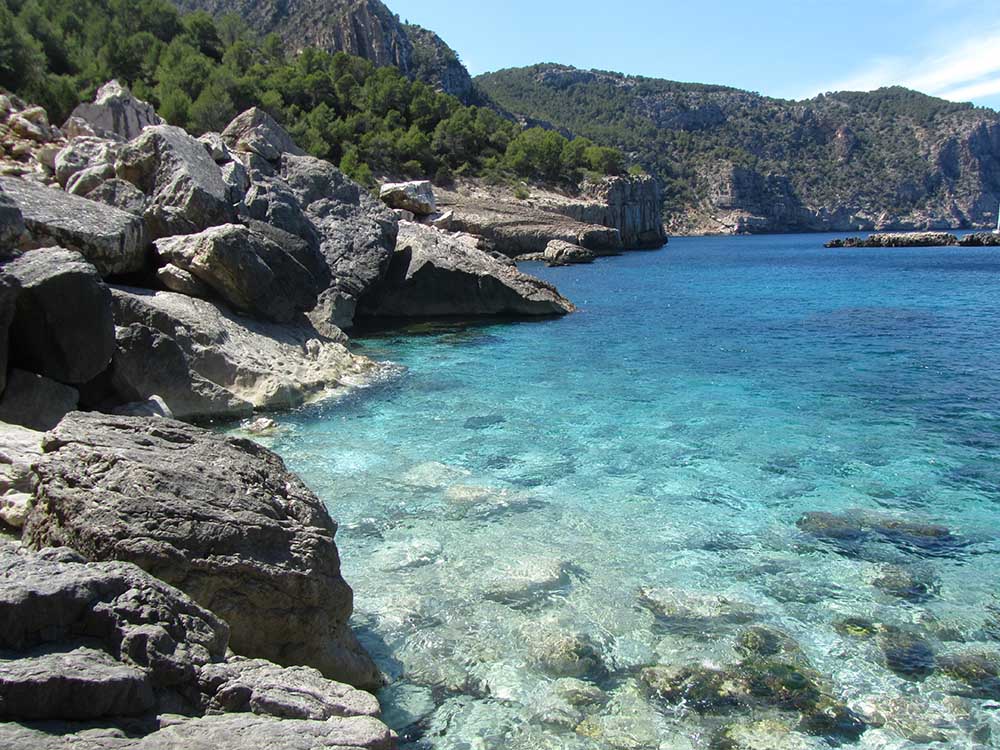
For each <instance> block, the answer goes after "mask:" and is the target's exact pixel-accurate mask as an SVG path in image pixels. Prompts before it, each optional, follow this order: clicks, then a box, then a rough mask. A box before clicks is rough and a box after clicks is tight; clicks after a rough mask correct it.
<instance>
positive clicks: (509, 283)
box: [362, 222, 574, 318]
mask: <svg viewBox="0 0 1000 750" xmlns="http://www.w3.org/2000/svg"><path fill="white" fill-rule="evenodd" d="M573 310H574V307H573V304H572V303H571V302H570V301H569V300H567V299H565V298H564V297H563V296H562V295H560V294H559V292H558V290H556V288H555V287H553V286H552V285H551V284H547V283H546V282H544V281H541V280H539V279H536V278H534V277H532V276H528V275H527V274H524V273H521V272H520V271H518V270H517V268H516V267H514V265H513V264H511V263H510V262H509V261H507V262H504V261H501V260H498V259H497V258H495V257H493V256H492V255H490V254H489V253H486V252H484V251H483V250H480V249H479V248H478V247H477V239H476V238H475V237H472V236H471V235H455V234H448V233H445V232H441V231H440V230H437V229H434V228H433V227H427V226H423V225H421V224H413V223H410V222H404V223H402V224H400V228H399V240H398V243H397V248H396V252H395V254H394V255H393V258H392V265H391V267H390V268H389V272H388V274H387V275H386V278H385V280H384V281H383V282H382V283H381V284H379V285H378V286H377V287H376V288H375V290H374V291H373V292H372V293H371V294H369V295H368V296H366V297H365V298H364V299H363V301H362V311H363V312H364V313H365V314H368V315H372V316H381V317H398V318H412V317H419V318H426V317H437V316H451V315H564V314H566V313H568V312H572V311H573Z"/></svg>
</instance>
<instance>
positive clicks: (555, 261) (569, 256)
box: [544, 240, 596, 266]
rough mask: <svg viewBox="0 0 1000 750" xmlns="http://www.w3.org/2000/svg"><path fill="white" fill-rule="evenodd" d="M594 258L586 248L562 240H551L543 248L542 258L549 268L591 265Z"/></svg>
mask: <svg viewBox="0 0 1000 750" xmlns="http://www.w3.org/2000/svg"><path fill="white" fill-rule="evenodd" d="M595 257H596V256H595V255H594V253H593V252H592V251H590V250H588V249H587V248H585V247H580V246H579V245H574V244H573V243H570V242H564V241H563V240H552V241H551V242H550V243H549V244H548V245H546V246H545V253H544V258H545V261H546V262H547V263H548V264H549V265H550V266H567V265H570V264H571V263H593V262H594V258H595Z"/></svg>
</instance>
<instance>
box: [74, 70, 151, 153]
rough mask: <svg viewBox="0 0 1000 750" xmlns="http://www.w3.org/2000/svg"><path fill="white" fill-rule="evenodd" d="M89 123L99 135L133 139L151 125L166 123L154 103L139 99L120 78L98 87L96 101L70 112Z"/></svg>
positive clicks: (81, 105)
mask: <svg viewBox="0 0 1000 750" xmlns="http://www.w3.org/2000/svg"><path fill="white" fill-rule="evenodd" d="M70 117H71V118H77V119H79V120H82V121H84V122H86V123H87V124H88V125H89V126H90V128H91V129H92V130H93V131H94V132H95V133H97V134H98V135H101V136H104V137H116V138H120V139H122V140H126V141H128V140H131V139H132V138H135V137H136V136H137V135H139V134H140V133H141V132H142V129H143V128H145V127H146V126H147V125H162V124H163V120H162V119H160V117H159V115H157V114H156V110H154V109H153V105H151V104H149V103H148V102H144V101H142V100H141V99H136V98H135V97H134V96H133V95H132V92H131V91H129V90H128V88H126V87H125V86H122V85H121V84H120V83H118V81H108V82H107V83H106V84H104V85H103V86H101V88H99V89H98V90H97V96H96V97H95V99H94V101H93V102H92V103H84V104H80V105H79V106H77V108H76V109H74V110H73V113H72V114H71V115H70Z"/></svg>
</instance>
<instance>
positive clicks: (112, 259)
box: [0, 177, 148, 276]
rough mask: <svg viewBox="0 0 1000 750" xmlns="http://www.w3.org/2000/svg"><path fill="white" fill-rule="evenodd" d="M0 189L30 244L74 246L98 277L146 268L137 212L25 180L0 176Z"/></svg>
mask: <svg viewBox="0 0 1000 750" xmlns="http://www.w3.org/2000/svg"><path fill="white" fill-rule="evenodd" d="M0 188H3V191H4V192H5V193H6V194H7V196H8V197H10V198H11V199H13V201H14V203H15V204H17V207H18V209H20V211H21V213H22V215H23V216H24V223H25V224H26V225H27V230H28V234H29V235H30V244H31V245H32V246H34V247H44V246H46V245H61V246H62V247H66V248H69V249H71V250H76V251H78V252H80V253H81V254H82V255H83V256H84V257H85V258H86V259H87V260H89V261H90V262H91V263H93V264H94V267H95V268H97V270H98V272H99V273H100V274H101V275H102V276H110V275H115V274H124V273H130V272H133V271H141V270H143V269H144V268H145V267H146V265H147V261H148V254H147V252H146V244H147V243H146V234H145V230H144V228H143V223H142V220H141V219H140V218H138V217H137V216H134V215H133V214H130V213H126V212H125V211H120V210H118V209H117V208H113V207H111V206H107V205H103V204H101V203H96V202H94V201H91V200H87V199H85V198H80V197H77V196H75V195H69V194H67V193H65V192H63V191H62V190H58V189H56V188H50V187H46V186H45V185H41V184H38V183H36V182H31V181H29V180H21V179H18V178H14V177H0Z"/></svg>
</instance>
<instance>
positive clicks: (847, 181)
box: [476, 65, 998, 218]
mask: <svg viewBox="0 0 1000 750" xmlns="http://www.w3.org/2000/svg"><path fill="white" fill-rule="evenodd" d="M476 85H477V86H478V87H479V88H480V89H481V90H482V92H483V93H484V94H486V95H488V96H490V97H492V98H493V99H494V100H495V101H496V102H497V103H498V104H499V105H500V106H502V107H505V108H507V109H508V110H510V111H511V112H516V113H518V114H519V115H522V116H525V117H529V118H533V119H537V120H543V121H546V122H551V123H554V124H555V125H556V126H558V127H561V128H566V129H568V130H570V131H572V132H574V133H577V134H579V135H581V136H586V137H588V138H591V139H593V141H595V142H596V143H600V144H603V145H605V146H612V147H616V148H618V149H620V150H621V151H624V152H625V153H627V154H629V155H630V156H631V157H632V158H633V159H634V160H635V161H636V162H638V163H639V164H641V165H642V166H643V167H645V168H646V169H648V170H650V171H651V172H652V173H654V174H656V175H657V177H659V179H660V181H661V183H662V184H663V185H664V188H665V189H664V194H665V199H666V200H665V207H666V210H667V214H668V218H669V216H670V215H671V214H676V215H680V214H683V213H684V212H686V211H689V210H691V208H692V207H697V206H699V205H704V204H706V203H709V202H710V201H711V200H712V196H713V195H718V192H719V189H720V185H725V183H726V182H727V180H728V179H729V175H731V174H732V171H733V169H734V168H735V169H737V170H739V169H743V170H747V171H749V172H752V173H756V174H758V175H761V176H764V177H766V176H767V175H781V176H784V177H787V178H788V181H787V184H788V185H789V186H790V188H791V190H792V193H793V194H794V196H795V197H796V199H798V200H801V201H802V202H803V203H805V204H806V205H813V206H829V207H837V206H844V205H848V206H850V205H853V206H861V207H870V208H871V209H872V210H875V211H876V213H878V212H881V211H882V210H888V211H890V212H894V211H898V210H907V209H919V208H922V207H923V206H924V204H926V203H927V202H928V201H932V200H937V198H936V197H935V196H936V195H937V194H936V192H935V191H937V190H938V189H939V187H940V186H941V184H942V180H941V177H940V170H939V167H938V166H937V165H936V164H935V163H934V161H933V160H932V159H929V158H927V157H926V156H925V155H926V154H927V153H928V151H929V150H930V149H929V144H932V143H935V142H939V141H940V140H941V139H942V138H944V137H948V136H951V135H953V134H954V133H956V132H961V131H962V129H963V127H964V125H966V124H968V123H977V122H980V121H982V120H983V118H992V121H994V122H996V121H997V120H998V118H997V115H996V114H995V113H992V112H990V111H988V110H982V109H976V108H974V107H973V106H972V105H970V104H955V103H952V102H947V101H944V100H941V99H936V98H934V97H930V96H925V95H924V94H920V93H918V92H915V91H910V90H907V89H904V88H899V87H894V88H886V89H882V90H880V91H875V92H870V93H852V92H847V93H835V94H827V95H823V96H819V97H817V98H815V99H813V100H810V101H804V102H793V101H784V100H779V99H771V98H767V97H763V96H760V95H758V94H754V93H750V92H746V91H740V90H737V89H733V88H728V87H723V86H707V85H702V84H687V83H676V82H672V81H661V80H654V79H648V78H639V77H632V76H623V75H620V74H616V73H603V72H591V71H580V70H575V69H573V68H567V67H563V66H557V65H538V66H534V67H530V68H520V69H513V70H504V71H499V72H497V73H491V74H488V75H485V76H481V77H479V78H478V79H476ZM966 129H968V128H966ZM758 184H759V183H758ZM777 184H778V183H771V185H772V187H774V186H775V185H777ZM775 189H777V190H780V189H781V188H780V186H778V187H775ZM962 189H963V188H959V190H960V191H961V190H962ZM970 190H971V188H970ZM967 192H968V191H967ZM765 193H766V190H765ZM761 200H763V201H765V202H769V203H771V204H774V203H776V202H780V201H781V200H783V197H782V196H781V195H768V194H765V195H763V196H762V197H761Z"/></svg>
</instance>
